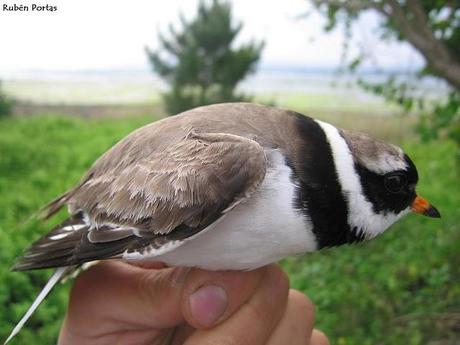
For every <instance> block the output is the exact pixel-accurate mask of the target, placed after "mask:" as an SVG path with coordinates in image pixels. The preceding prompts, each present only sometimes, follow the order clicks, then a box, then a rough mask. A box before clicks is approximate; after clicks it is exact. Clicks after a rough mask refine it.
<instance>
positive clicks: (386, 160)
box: [360, 147, 407, 175]
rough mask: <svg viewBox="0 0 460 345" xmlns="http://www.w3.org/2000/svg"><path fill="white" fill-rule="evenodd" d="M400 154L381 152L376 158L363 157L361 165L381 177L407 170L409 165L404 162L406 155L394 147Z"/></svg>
mask: <svg viewBox="0 0 460 345" xmlns="http://www.w3.org/2000/svg"><path fill="white" fill-rule="evenodd" d="M394 148H395V149H397V150H398V151H399V152H400V155H398V156H396V155H394V154H390V153H385V152H381V153H380V154H379V155H378V156H377V157H376V158H374V159H372V158H366V157H361V158H360V163H361V164H362V165H364V166H365V167H366V168H367V169H369V170H370V171H372V172H375V173H377V174H380V175H384V174H386V173H389V172H392V171H395V170H406V169H407V163H406V161H405V160H404V153H403V152H402V150H401V149H400V148H398V147H394Z"/></svg>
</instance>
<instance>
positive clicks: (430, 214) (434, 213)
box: [423, 206, 441, 218]
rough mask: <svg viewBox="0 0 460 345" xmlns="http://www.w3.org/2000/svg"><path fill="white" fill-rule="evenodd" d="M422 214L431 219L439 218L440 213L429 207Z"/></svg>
mask: <svg viewBox="0 0 460 345" xmlns="http://www.w3.org/2000/svg"><path fill="white" fill-rule="evenodd" d="M423 214H424V215H425V216H427V217H431V218H441V213H439V211H438V209H437V208H436V207H434V206H430V208H428V209H427V210H426V211H425V212H424V213H423Z"/></svg>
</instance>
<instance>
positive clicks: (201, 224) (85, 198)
mask: <svg viewBox="0 0 460 345" xmlns="http://www.w3.org/2000/svg"><path fill="white" fill-rule="evenodd" d="M121 143H123V141H122V142H121ZM130 153H131V152H129V150H128V152H126V151H120V150H114V149H112V150H110V151H109V154H108V155H107V154H106V155H105V156H103V157H102V158H101V159H100V160H99V161H97V162H96V164H95V165H94V166H93V167H92V168H91V169H90V170H89V171H88V174H87V175H86V177H85V178H84V179H83V180H82V182H81V183H80V184H79V185H78V186H76V187H75V188H74V189H72V190H70V191H68V192H67V193H65V194H64V195H63V196H61V197H60V198H58V199H56V200H55V201H53V202H52V203H51V204H50V206H49V214H51V213H53V212H56V211H57V210H59V208H60V207H62V206H63V205H65V204H67V205H68V206H69V207H70V209H71V211H72V210H73V214H74V216H72V217H71V218H69V220H67V221H66V222H64V223H63V224H61V225H58V226H57V227H55V229H53V230H52V231H51V232H50V233H48V234H47V235H45V236H44V237H43V238H41V239H40V240H39V241H37V242H35V243H34V244H33V245H32V247H31V248H29V250H28V251H27V252H26V253H25V255H24V256H23V257H22V258H20V259H19V261H18V263H17V265H16V267H15V268H16V269H17V270H25V269H34V268H44V267H58V266H67V265H76V264H81V263H83V262H87V261H93V260H98V259H104V258H111V257H117V256H118V255H119V254H121V253H122V252H124V251H126V250H128V251H138V250H142V249H143V248H145V247H147V246H153V247H155V248H158V247H161V246H162V245H164V244H166V243H168V242H170V241H182V240H183V239H185V238H187V237H189V236H192V235H194V234H196V233H197V232H199V231H201V230H202V229H204V228H205V227H206V226H208V225H209V224H211V223H212V222H214V221H215V220H217V219H218V218H219V217H221V216H222V214H223V213H225V212H226V211H228V210H230V209H232V208H233V207H234V206H235V205H237V204H238V203H240V202H242V201H244V200H245V199H246V198H248V197H249V196H250V195H251V194H252V192H253V191H254V190H255V189H256V188H257V187H258V185H259V184H260V183H261V182H262V180H263V178H264V176H265V170H266V157H265V153H264V150H263V148H262V147H261V146H260V145H259V144H258V143H256V142H255V141H253V140H250V139H247V138H244V137H240V136H236V135H231V134H221V133H199V134H198V133H195V132H194V131H189V132H188V134H187V135H185V136H184V137H183V138H181V139H180V140H177V141H176V142H174V143H172V144H171V145H169V146H168V147H167V148H165V149H164V150H161V151H154V152H152V153H151V154H149V155H148V156H142V157H137V159H136V157H133V159H132V162H131V164H128V165H124V166H121V165H120V164H118V163H119V161H120V160H125V161H126V159H127V156H129V155H130ZM117 158H118V159H117ZM108 161H111V162H112V164H109V163H108ZM101 166H102V167H104V169H101ZM87 218H88V219H87ZM91 224H92V225H91ZM69 226H74V227H76V228H75V231H72V232H70V233H69V232H68V231H69V230H73V228H72V227H69ZM77 227H78V230H76V229H77ZM98 231H99V232H98Z"/></svg>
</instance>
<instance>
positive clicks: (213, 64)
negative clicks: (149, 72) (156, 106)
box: [146, 0, 264, 114]
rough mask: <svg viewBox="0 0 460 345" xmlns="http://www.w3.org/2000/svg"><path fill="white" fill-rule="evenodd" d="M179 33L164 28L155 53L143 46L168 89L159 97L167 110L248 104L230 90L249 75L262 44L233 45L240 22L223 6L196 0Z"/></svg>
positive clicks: (175, 111) (182, 18) (214, 0)
mask: <svg viewBox="0 0 460 345" xmlns="http://www.w3.org/2000/svg"><path fill="white" fill-rule="evenodd" d="M180 22H181V26H182V28H181V30H180V31H177V30H176V29H175V28H174V26H173V25H170V26H169V37H168V38H166V37H165V36H163V35H162V34H161V33H160V34H159V41H160V47H161V48H160V49H159V50H158V51H156V52H152V51H151V50H150V49H149V48H146V53H147V56H148V58H149V61H150V63H151V65H152V67H153V69H154V71H156V72H157V73H158V74H159V75H160V76H161V77H162V78H163V79H164V80H165V81H166V82H167V83H168V84H169V85H170V87H171V89H170V91H169V92H166V93H164V94H163V100H164V102H165V105H166V108H167V110H168V112H170V113H171V114H176V113H178V112H181V111H184V110H186V109H189V108H192V107H196V106H199V105H205V104H211V103H219V102H227V101H242V100H248V99H249V98H248V96H246V95H244V94H236V93H235V88H236V86H237V85H238V83H239V82H240V81H241V80H243V79H244V78H245V77H246V76H247V75H249V74H251V73H253V72H254V71H255V67H256V64H257V62H258V61H259V58H260V55H261V51H262V49H263V45H264V43H263V42H249V43H246V44H242V45H241V46H240V47H239V48H234V47H233V45H234V44H233V42H234V40H235V38H236V36H237V35H238V34H239V32H240V31H241V29H242V24H241V23H234V21H233V20H232V10H231V6H230V4H229V3H227V2H223V1H220V0H213V1H212V2H211V3H208V2H205V1H201V2H200V4H199V6H198V13H197V15H196V17H195V18H194V19H193V20H191V21H187V20H186V19H185V18H184V16H183V15H181V16H180Z"/></svg>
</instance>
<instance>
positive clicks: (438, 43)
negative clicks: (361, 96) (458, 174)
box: [311, 0, 460, 147]
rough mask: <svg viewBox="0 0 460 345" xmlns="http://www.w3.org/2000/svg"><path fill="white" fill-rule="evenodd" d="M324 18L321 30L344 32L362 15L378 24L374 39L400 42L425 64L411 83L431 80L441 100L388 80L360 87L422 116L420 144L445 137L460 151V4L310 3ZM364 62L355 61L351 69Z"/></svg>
mask: <svg viewBox="0 0 460 345" xmlns="http://www.w3.org/2000/svg"><path fill="white" fill-rule="evenodd" d="M311 1H312V2H313V4H314V5H316V7H317V8H318V9H319V11H320V12H322V13H323V14H325V15H326V16H327V18H328V23H327V25H326V30H331V29H333V28H335V27H336V26H337V25H338V24H339V23H344V24H345V28H347V30H348V31H347V32H348V33H350V32H351V30H350V27H351V26H352V24H353V22H354V21H355V20H356V19H357V18H358V16H359V15H360V14H361V13H362V12H364V11H374V12H376V13H378V14H379V15H380V17H381V19H382V21H381V24H380V27H379V31H378V34H379V35H380V37H381V38H382V39H385V40H397V41H406V42H408V43H409V44H411V45H412V46H413V47H414V48H415V49H416V50H417V51H418V52H419V53H420V54H421V55H422V56H423V58H424V59H425V65H424V66H423V67H422V68H421V69H420V70H418V71H417V73H416V77H417V79H420V78H423V77H426V76H434V77H436V78H440V79H443V80H444V81H446V83H447V84H448V85H449V86H450V92H449V94H448V95H447V96H446V97H445V99H442V100H438V101H436V102H434V103H433V101H432V100H428V101H427V100H426V99H425V98H424V97H423V96H420V95H419V94H417V92H415V90H416V89H417V86H416V83H410V82H407V81H406V82H402V81H399V80H398V79H397V78H390V79H388V80H387V82H385V83H383V84H382V83H381V84H371V83H368V82H366V81H361V83H360V84H361V85H362V86H363V87H364V88H365V89H367V90H370V91H372V92H374V93H377V94H380V95H383V96H384V97H386V99H387V100H390V101H394V102H397V103H399V104H401V105H402V106H404V108H405V109H406V110H408V111H409V110H412V109H414V108H416V107H419V108H420V109H421V110H422V111H424V112H425V115H424V116H422V117H421V121H420V123H419V126H418V128H419V130H420V132H421V133H422V135H423V137H424V138H432V137H436V136H438V135H439V134H440V133H447V135H449V136H450V137H451V138H453V139H454V140H455V141H456V142H457V144H458V145H459V147H460V1H458V0H445V1H443V0H347V1H345V0H311ZM367 58H369V57H368V56H366V55H364V54H363V55H360V56H357V57H355V58H354V59H353V61H351V63H350V65H349V66H350V67H351V69H355V68H356V67H358V66H359V65H360V64H361V63H362V62H363V61H365V60H366V59H367Z"/></svg>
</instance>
